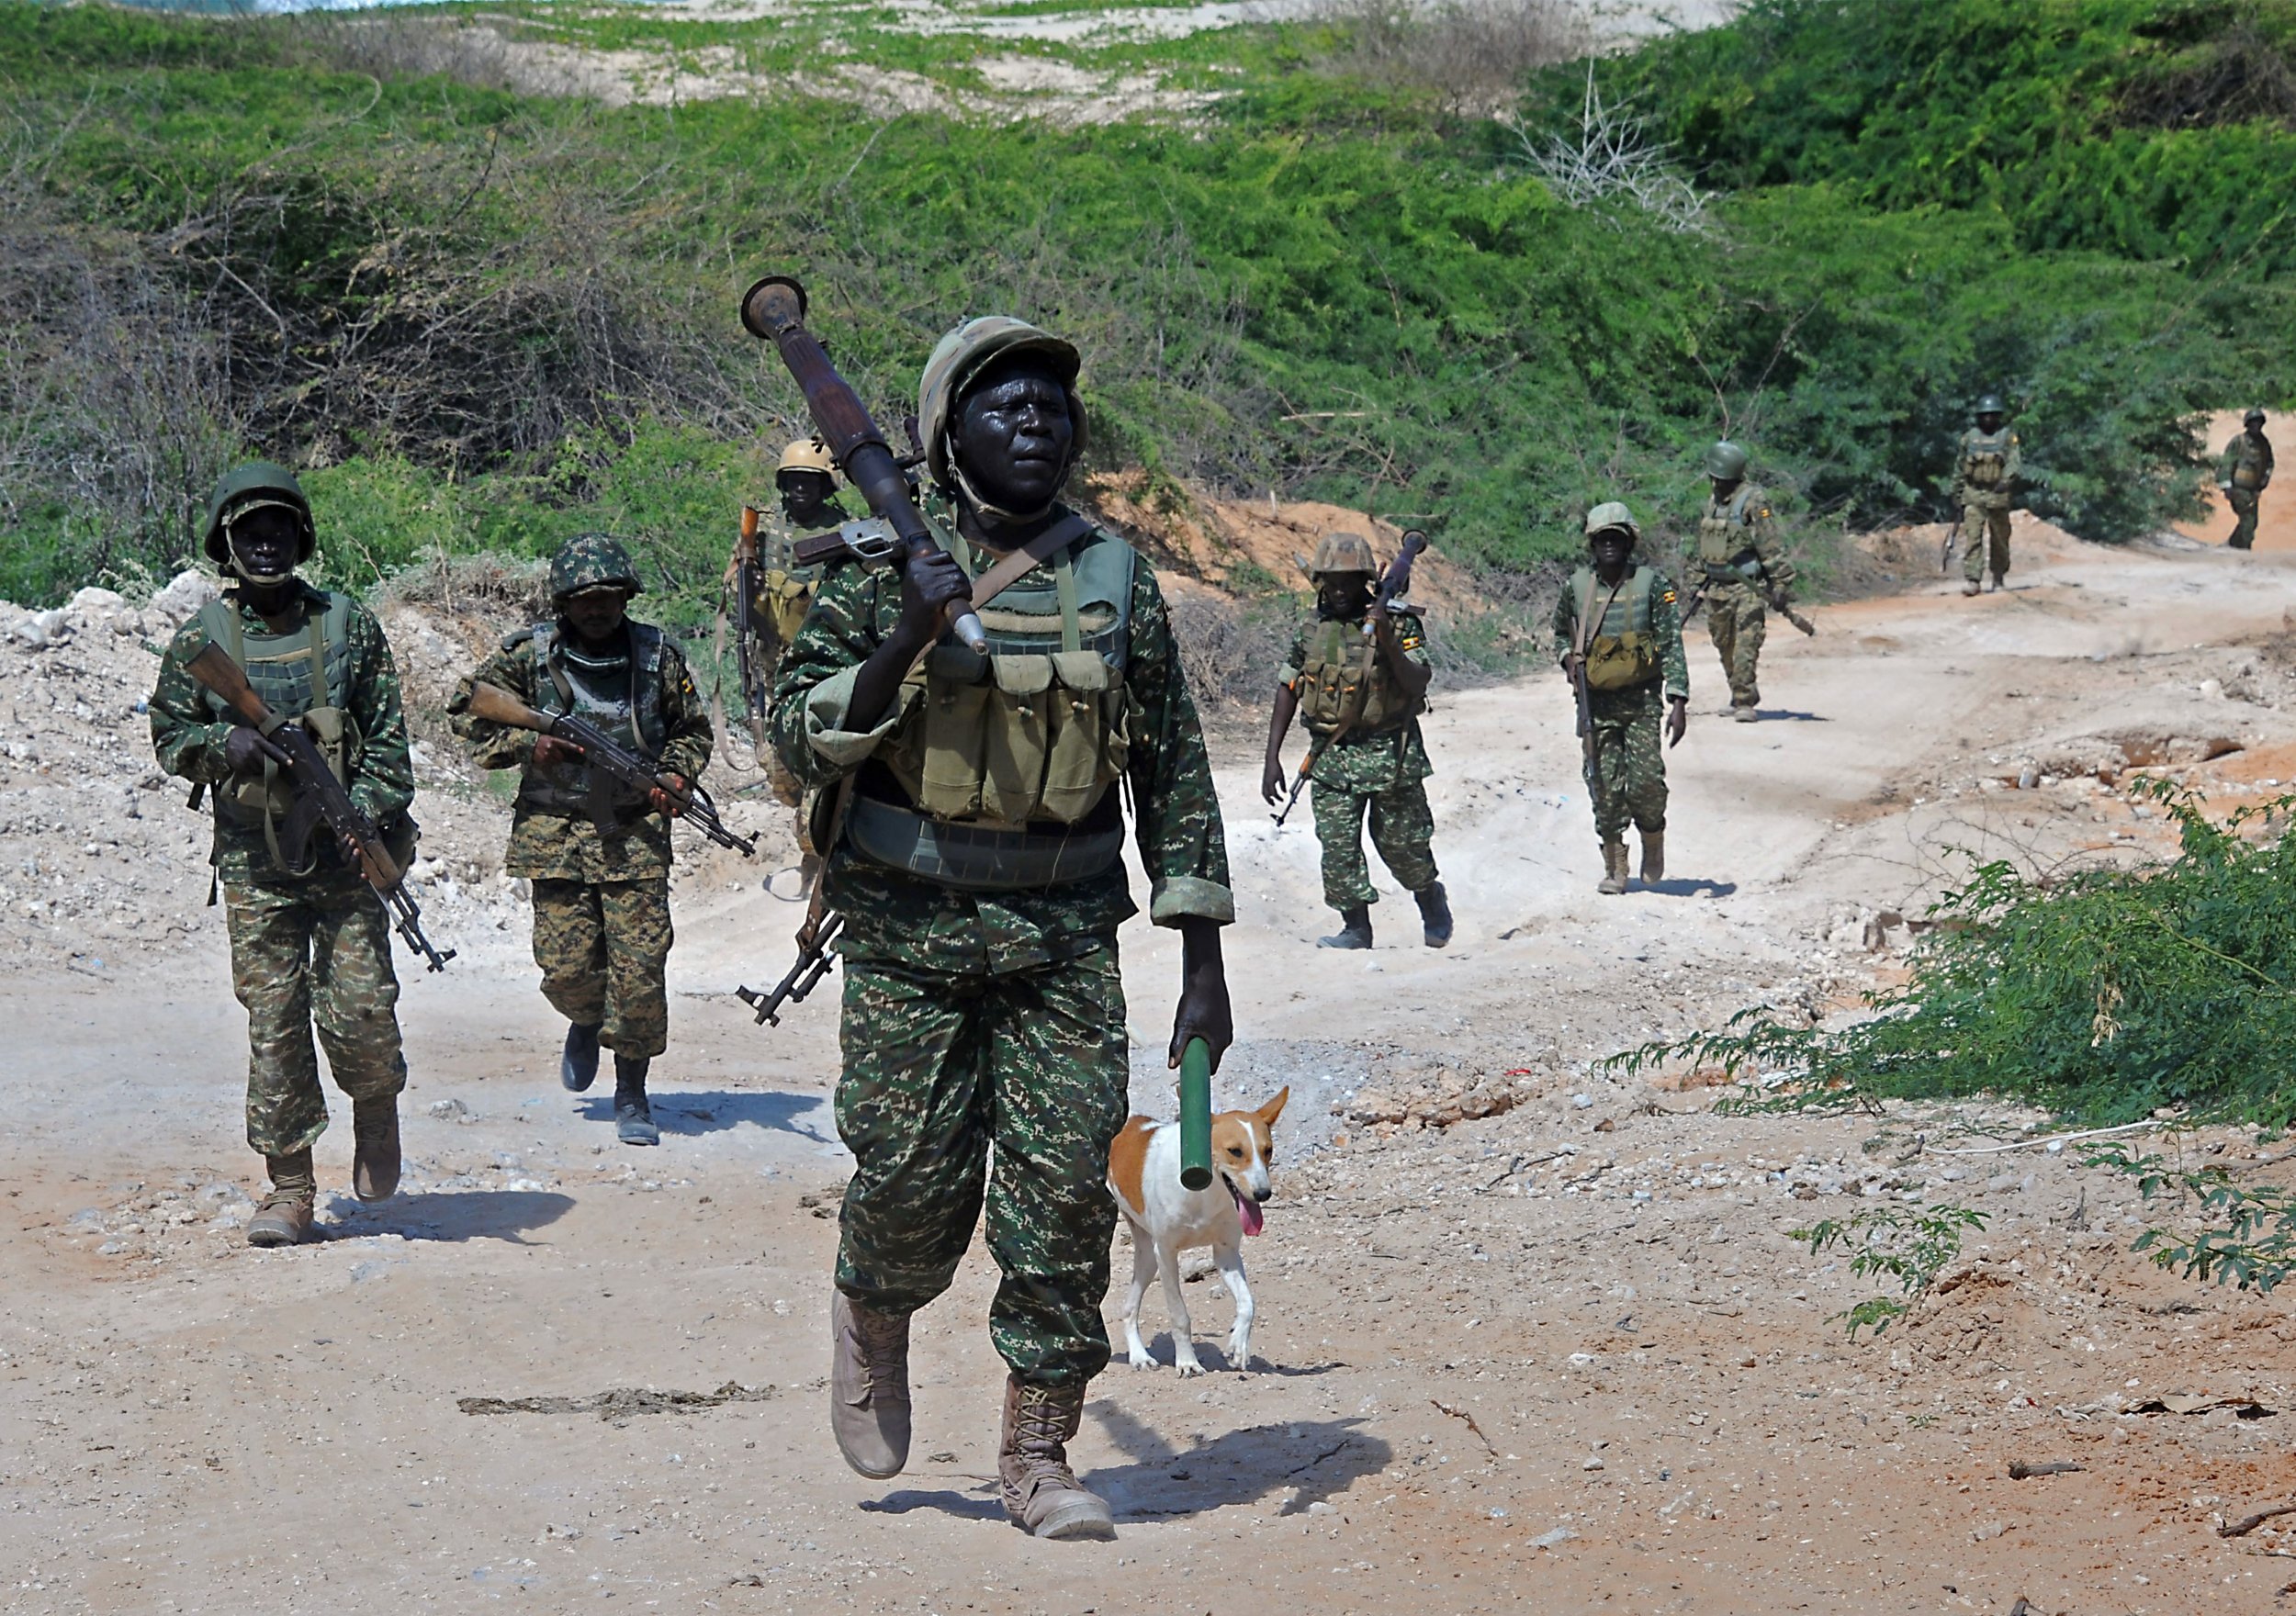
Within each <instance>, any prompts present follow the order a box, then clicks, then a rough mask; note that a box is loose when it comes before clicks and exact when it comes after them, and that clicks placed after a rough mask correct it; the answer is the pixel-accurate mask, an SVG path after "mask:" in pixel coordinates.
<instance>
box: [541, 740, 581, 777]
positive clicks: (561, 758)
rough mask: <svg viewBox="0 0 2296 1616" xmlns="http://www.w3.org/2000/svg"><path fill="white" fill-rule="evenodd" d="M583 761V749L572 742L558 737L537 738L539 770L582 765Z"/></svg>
mask: <svg viewBox="0 0 2296 1616" xmlns="http://www.w3.org/2000/svg"><path fill="white" fill-rule="evenodd" d="M581 760H582V749H581V748H580V746H576V745H575V744H574V743H573V742H572V741H566V740H560V739H559V738H558V737H557V735H536V736H535V768H537V769H555V768H557V766H558V765H560V764H563V763H580V761H581Z"/></svg>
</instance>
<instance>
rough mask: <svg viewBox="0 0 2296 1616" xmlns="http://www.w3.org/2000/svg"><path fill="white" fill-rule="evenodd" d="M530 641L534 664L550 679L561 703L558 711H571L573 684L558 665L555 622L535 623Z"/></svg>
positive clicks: (572, 707)
mask: <svg viewBox="0 0 2296 1616" xmlns="http://www.w3.org/2000/svg"><path fill="white" fill-rule="evenodd" d="M531 643H532V644H533V645H534V648H535V666H536V667H538V668H541V669H542V673H543V677H544V678H546V679H548V680H549V681H550V688H551V689H553V690H556V691H557V694H558V701H559V702H560V703H561V705H560V706H559V708H558V711H559V712H560V713H571V712H573V711H574V686H573V683H572V681H571V680H569V679H568V678H567V677H566V670H565V669H564V668H560V667H559V666H558V630H557V624H556V623H536V624H535V632H534V637H533V640H532V642H531Z"/></svg>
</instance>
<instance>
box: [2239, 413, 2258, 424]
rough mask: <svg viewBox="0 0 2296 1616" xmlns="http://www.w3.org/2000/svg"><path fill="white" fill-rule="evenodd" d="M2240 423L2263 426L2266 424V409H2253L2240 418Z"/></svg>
mask: <svg viewBox="0 0 2296 1616" xmlns="http://www.w3.org/2000/svg"><path fill="white" fill-rule="evenodd" d="M2240 424H2241V425H2243V426H2262V425H2263V424H2264V411H2263V410H2250V411H2248V413H2247V414H2245V415H2244V416H2242V417H2241V418H2240Z"/></svg>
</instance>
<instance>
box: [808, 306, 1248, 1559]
mask: <svg viewBox="0 0 2296 1616" xmlns="http://www.w3.org/2000/svg"><path fill="white" fill-rule="evenodd" d="M1076 372H1077V355H1076V351H1075V349H1074V348H1073V347H1071V346H1070V345H1069V344H1068V343H1067V342H1063V341H1061V340H1060V339H1059V338H1056V337H1053V336H1051V335H1049V334H1047V333H1046V332H1044V331H1039V330H1037V329H1036V328H1035V327H1033V326H1030V325H1027V324H1024V323H1023V322H1021V321H1019V320H1010V319H1007V318H1004V317H1001V316H990V317H986V318H983V319H977V320H968V321H967V322H965V323H964V324H963V325H962V326H960V327H958V328H957V329H956V330H955V331H951V332H950V333H949V334H948V335H947V336H945V337H943V338H942V339H941V340H940V343H939V345H937V346H936V347H935V348H934V350H933V353H932V355H931V358H930V359H929V361H928V362H927V365H926V367H925V375H924V379H923V384H922V387H921V388H920V397H919V399H918V407H917V415H918V418H919V420H920V421H921V422H922V424H923V432H924V441H925V445H926V454H927V461H926V465H927V468H928V471H929V476H930V478H931V481H932V483H933V484H934V486H935V488H937V490H938V496H937V497H938V499H940V500H944V501H946V507H947V510H948V511H949V514H950V516H951V522H950V523H949V531H948V532H947V533H945V535H944V539H943V542H944V543H945V544H948V545H949V546H951V549H952V550H953V552H954V555H953V556H951V555H949V554H933V555H929V556H927V557H926V558H924V559H921V560H919V559H912V560H910V561H909V562H908V563H907V564H906V567H903V568H902V569H901V571H900V573H899V574H898V576H895V575H894V574H893V573H891V572H881V571H875V570H872V569H870V568H867V567H862V566H861V565H857V564H853V563H850V562H848V563H841V564H836V565H833V566H832V567H830V568H829V570H828V573H827V576H826V577H825V578H823V580H822V584H821V592H820V594H819V595H818V596H817V597H816V600H815V601H814V605H813V610H812V612H810V613H809V614H808V615H807V617H806V619H805V626H804V627H803V628H801V629H800V630H799V631H798V633H797V638H796V641H795V643H794V644H793V645H792V646H791V647H790V650H789V654H788V656H786V657H784V658H783V660H782V672H781V678H780V680H779V682H778V684H777V685H776V687H775V690H774V700H773V737H774V740H775V743H776V744H777V745H778V746H780V747H781V751H782V759H783V761H785V762H786V763H787V764H788V765H789V767H790V769H791V772H793V774H795V775H796V776H797V777H798V778H799V779H800V780H804V781H805V783H806V784H807V785H808V786H809V787H816V788H832V789H831V790H830V791H829V797H828V800H829V801H830V802H832V803H833V804H835V806H834V807H833V808H832V810H831V814H832V816H833V817H834V819H835V822H836V823H835V825H834V826H833V828H831V829H829V830H827V832H825V835H824V838H823V840H824V844H825V852H826V854H827V869H826V870H825V871H824V873H823V876H822V880H823V882H824V887H823V892H824V894H825V896H826V897H827V901H828V902H830V903H833V904H834V905H835V907H836V909H837V910H838V913H839V914H841V915H843V916H844V918H845V931H844V933H843V937H842V951H843V957H844V961H845V1004H844V1021H843V1027H842V1041H843V1049H844V1065H845V1070H844V1076H843V1078H842V1080H841V1082H840V1083H839V1084H838V1094H837V1115H838V1130H839V1132H840V1133H841V1134H842V1135H843V1136H844V1139H845V1142H846V1144H847V1145H848V1146H849V1147H850V1149H851V1150H852V1152H853V1158H854V1166H853V1177H852V1181H851V1182H850V1184H848V1185H847V1186H846V1191H845V1206H844V1216H843V1219H842V1225H841V1238H840V1240H839V1243H838V1259H837V1275H836V1289H835V1292H834V1294H833V1296H832V1298H831V1314H830V1317H831V1330H832V1341H833V1349H834V1357H833V1367H832V1371H831V1376H830V1402H829V1421H830V1428H831V1430H832V1431H833V1432H834V1433H835V1435H836V1438H837V1442H838V1449H839V1451H840V1452H842V1453H843V1454H844V1456H845V1459H846V1462H847V1463H848V1464H850V1465H851V1466H852V1467H853V1468H854V1469H855V1470H857V1471H859V1472H860V1473H861V1474H862V1475H863V1476H872V1477H876V1478H883V1477H886V1476H894V1475H896V1474H898V1473H899V1471H900V1470H901V1468H902V1466H903V1465H904V1464H906V1462H907V1456H908V1446H909V1379H908V1351H909V1319H910V1316H911V1315H912V1314H914V1313H915V1312H916V1311H917V1309H918V1308H919V1307H924V1306H925V1305H926V1304H927V1303H929V1302H930V1301H932V1300H933V1299H934V1298H935V1297H936V1296H940V1294H941V1293H942V1292H943V1291H945V1290H946V1289H947V1288H948V1287H949V1284H950V1281H951V1279H952V1278H953V1277H954V1275H955V1274H956V1269H957V1263H958V1261H959V1260H960V1259H961V1258H962V1256H963V1254H964V1251H965V1247H966V1246H967V1245H968V1244H969V1243H970V1241H971V1240H972V1237H973V1227H974V1222H975V1220H976V1219H977V1218H980V1216H981V1212H982V1206H983V1199H984V1193H985V1199H986V1208H987V1215H986V1220H985V1231H986V1237H987V1240H988V1248H989V1251H990V1252H991V1254H992V1255H994V1257H995V1258H996V1265H997V1267H998V1269H999V1270H1000V1272H1001V1273H1002V1274H1003V1279H1002V1282H1001V1283H1000V1284H999V1285H998V1286H997V1290H996V1300H995V1301H994V1302H993V1303H992V1304H991V1305H990V1309H989V1338H990V1340H991V1341H993V1342H994V1343H995V1345H996V1351H997V1352H998V1353H999V1354H1000V1355H1001V1356H1002V1357H1003V1358H1004V1360H1005V1363H1006V1364H1007V1367H1008V1369H1009V1371H1010V1375H1009V1378H1008V1380H1007V1385H1006V1390H1005V1408H1004V1431H1003V1436H1002V1440H1001V1442H1000V1445H999V1450H998V1457H997V1473H998V1476H999V1477H1000V1479H1001V1482H1002V1486H1003V1496H1004V1504H1005V1509H1006V1512H1007V1514H1008V1515H1009V1516H1010V1518H1011V1519H1012V1521H1014V1523H1015V1524H1016V1525H1018V1526H1020V1527H1021V1528H1023V1529H1024V1530H1026V1531H1028V1532H1031V1533H1033V1534H1034V1535H1036V1536H1038V1537H1048V1538H1072V1537H1109V1536H1111V1535H1113V1532H1114V1530H1115V1528H1114V1525H1113V1521H1112V1517H1111V1516H1110V1514H1109V1507H1108V1505H1107V1504H1106V1503H1105V1502H1104V1501H1103V1500H1101V1499H1100V1498H1097V1497H1096V1496H1095V1495H1094V1494H1092V1493H1091V1492H1089V1491H1087V1490H1086V1488H1085V1487H1084V1486H1083V1485H1082V1484H1081V1483H1080V1482H1079V1481H1078V1480H1077V1478H1076V1476H1075V1472H1074V1471H1073V1470H1072V1469H1071V1468H1070V1467H1069V1464H1068V1457H1067V1447H1066V1444H1067V1443H1068V1442H1071V1441H1073V1440H1074V1439H1075V1434H1076V1429H1077V1425H1078V1422H1079V1421H1080V1420H1081V1419H1082V1417H1083V1413H1084V1405H1085V1394H1086V1386H1087V1385H1088V1384H1089V1383H1090V1381H1091V1380H1092V1378H1093V1376H1094V1375H1097V1374H1099V1373H1100V1371H1101V1370H1102V1369H1103V1368H1104V1367H1106V1365H1107V1363H1108V1361H1109V1342H1108V1334H1107V1331H1106V1330H1104V1328H1103V1327H1102V1323H1101V1318H1100V1305H1101V1301H1102V1299H1103V1297H1104V1296H1106V1295H1107V1292H1108V1285H1109V1241H1110V1239H1111V1237H1112V1235H1113V1233H1114V1230H1115V1224H1116V1203H1115V1200H1114V1197H1113V1196H1111V1195H1110V1194H1109V1189H1108V1184H1107V1173H1108V1152H1109V1144H1110V1142H1111V1141H1112V1140H1113V1139H1115V1137H1116V1134H1117V1131H1118V1129H1119V1128H1121V1127H1122V1125H1123V1122H1124V1118H1125V1116H1126V1113H1127V1111H1128V1110H1129V1105H1128V1089H1129V1059H1128V1054H1127V1037H1126V1031H1125V1027H1126V1022H1125V1013H1124V992H1123V984H1122V982H1121V979H1120V976H1119V974H1118V971H1117V936H1116V934H1117V927H1118V926H1119V925H1120V923H1121V922H1123V921H1124V920H1125V919H1127V918H1129V917H1130V916H1131V915H1135V914H1137V913H1138V910H1137V909H1136V908H1135V907H1134V905H1133V903H1132V900H1131V895H1130V893H1129V892H1128V891H1127V883H1126V880H1125V874H1124V866H1123V863H1122V861H1121V853H1122V847H1123V838H1124V816H1123V798H1124V797H1125V796H1126V795H1127V794H1129V796H1130V798H1131V803H1132V810H1133V816H1134V825H1133V834H1134V840H1135V843H1136V845H1137V847H1138V849H1139V853H1140V858H1141V862H1142V866H1143V867H1144V869H1145V870H1146V872H1147V875H1148V882H1149V899H1148V913H1149V916H1150V918H1151V919H1152V920H1153V921H1154V923H1155V924H1156V925H1158V926H1173V927H1176V928H1177V929H1178V931H1179V932H1180V936H1181V961H1182V963H1181V990H1180V1001H1179V1007H1178V1011H1177V1013H1176V1016H1174V1020H1173V1028H1172V1045H1171V1056H1172V1059H1173V1060H1174V1061H1175V1062H1177V1060H1178V1059H1179V1055H1180V1051H1181V1049H1182V1048H1183V1047H1184V1046H1185V1045H1186V1044H1187V1041H1188V1040H1189V1039H1190V1038H1199V1037H1200V1038H1204V1039H1205V1040H1206V1041H1207V1042H1208V1043H1209V1044H1210V1046H1211V1049H1212V1051H1213V1058H1214V1060H1215V1061H1216V1060H1218V1057H1219V1054H1220V1052H1221V1050H1223V1049H1226V1048H1227V1046H1228V1043H1229V1040H1230V1038H1231V1036H1232V1034H1231V1028H1230V1024H1229V1010H1228V988H1227V979H1226V974H1225V971H1224V969H1223V967H1222V965H1221V953H1220V928H1221V926H1225V925H1227V924H1228V923H1229V922H1230V921H1231V920H1232V918H1233V917H1234V902H1233V899H1232V896H1231V894H1230V892H1229V888H1228V863H1227V851H1226V847H1225V843H1224V841H1223V839H1222V836H1221V822H1220V802H1219V799H1218V797H1217V796H1216V795H1215V794H1214V792H1213V790H1212V780H1211V769H1210V764H1209V762H1208V761H1207V759H1206V757H1205V752H1204V741H1203V736H1202V734H1201V733H1200V731H1199V728H1198V724H1197V717H1196V709H1195V705H1194V703H1192V702H1191V701H1189V699H1188V693H1187V686H1186V684H1185V683H1184V682H1183V680H1182V678H1181V673H1180V667H1179V661H1178V658H1177V656H1176V654H1175V652H1174V649H1173V643H1172V634H1171V629H1170V627H1169V624H1168V622H1167V620H1166V617H1165V603H1164V597H1163V594H1162V592H1161V591H1160V590H1159V589H1157V586H1156V579H1155V575H1154V571H1153V570H1152V569H1151V568H1150V567H1149V565H1148V562H1147V561H1146V560H1145V559H1144V558H1143V557H1142V556H1139V555H1138V554H1137V553H1135V552H1134V551H1133V550H1132V549H1131V546H1130V545H1128V544H1126V543H1125V542H1124V541H1123V540H1122V539H1121V538H1120V537H1118V536H1117V535H1116V534H1115V533H1110V532H1109V531H1108V530H1106V529H1105V528H1102V527H1099V526H1098V525H1097V524H1095V523H1094V522H1090V521H1088V520H1087V519H1086V518H1084V517H1082V516H1079V515H1076V514H1075V513H1073V512H1071V511H1068V510H1067V509H1066V508H1065V507H1064V506H1063V505H1061V504H1060V502H1059V496H1060V491H1061V488H1062V486H1063V485H1064V482H1065V481H1066V479H1067V477H1068V474H1069V472H1070V470H1071V469H1072V468H1073V467H1074V466H1075V463H1076V460H1077V458H1078V456H1079V455H1081V454H1082V453H1083V451H1084V447H1085V432H1086V421H1085V414H1084V409H1083V405H1082V402H1081V400H1080V399H1079V398H1078V397H1077V393H1076V388H1075V378H1076ZM1016 552H1023V554H1021V555H1019V556H1015V553H1016ZM1004 557H1014V565H1015V566H1016V567H1019V566H1020V565H1021V564H1022V563H1027V564H1028V565H1027V566H1026V569H1025V570H1024V571H1020V572H1019V575H1018V576H1017V577H1016V578H1015V581H1014V582H1013V583H1012V585H1011V587H1009V588H1007V589H1003V590H1002V592H1000V593H997V594H996V596H995V598H994V602H993V605H992V604H991V603H989V602H988V601H986V600H983V601H982V602H981V612H980V615H981V621H982V623H983V624H984V626H985V629H986V631H987V633H988V636H989V650H988V652H987V654H986V655H985V656H983V655H979V654H976V653H975V652H974V651H973V650H971V649H969V648H967V647H966V646H964V645H961V644H957V643H955V642H954V641H953V640H950V639H946V638H944V637H943V634H942V626H941V625H942V621H943V614H944V610H945V609H946V608H947V607H948V606H949V605H950V603H951V602H952V601H961V600H964V599H966V598H967V597H968V595H969V594H971V593H972V590H973V586H972V585H970V584H969V583H968V574H971V575H972V576H973V577H974V578H978V577H979V576H980V575H981V574H982V573H983V571H984V570H985V569H987V568H990V567H994V566H995V565H996V563H997V562H998V561H999V559H1000V558H1004ZM1031 557H1033V558H1034V559H1033V561H1030V558H1031ZM1119 780H1122V781H1124V782H1125V784H1126V786H1127V787H1128V791H1119V790H1118V789H1117V782H1118V781H1119ZM992 1147H993V1150H992Z"/></svg>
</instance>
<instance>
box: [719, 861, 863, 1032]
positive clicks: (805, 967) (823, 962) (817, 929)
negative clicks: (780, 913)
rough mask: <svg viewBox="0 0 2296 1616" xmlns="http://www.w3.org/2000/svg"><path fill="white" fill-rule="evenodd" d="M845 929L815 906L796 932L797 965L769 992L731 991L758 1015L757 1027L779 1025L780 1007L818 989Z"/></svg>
mask: <svg viewBox="0 0 2296 1616" xmlns="http://www.w3.org/2000/svg"><path fill="white" fill-rule="evenodd" d="M814 891H815V892H816V893H817V892H820V891H821V885H820V880H819V878H818V877H816V878H815V882H814ZM844 929H845V916H844V915H839V914H838V912H837V911H836V910H834V909H832V908H830V907H828V906H827V904H826V903H816V904H813V905H811V906H809V907H808V908H807V909H806V911H805V924H804V925H803V926H799V927H798V928H797V963H795V964H794V965H793V966H791V967H790V968H789V974H788V975H786V976H784V977H782V980H781V982H779V983H777V984H776V985H775V987H774V989H773V991H772V992H771V993H760V992H758V990H757V989H755V988H750V987H741V988H736V989H735V990H734V997H736V998H737V999H739V1000H740V1001H741V1002H742V1003H743V1004H747V1005H748V1006H749V1007H750V1008H751V1009H752V1010H755V1011H756V1012H757V1013H758V1025H759V1026H760V1027H763V1026H765V1025H766V1024H767V1023H769V1022H771V1024H772V1025H773V1026H775V1027H779V1026H781V1025H782V1005H783V1004H804V1003H805V995H806V994H808V993H812V992H813V990H814V989H815V987H816V986H817V985H819V983H820V981H821V979H822V978H823V977H825V976H827V975H828V974H829V971H831V969H832V968H834V967H835V966H836V964H837V949H836V948H835V947H834V945H835V944H836V942H837V934H838V933H839V932H841V931H843V930H844Z"/></svg>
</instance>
